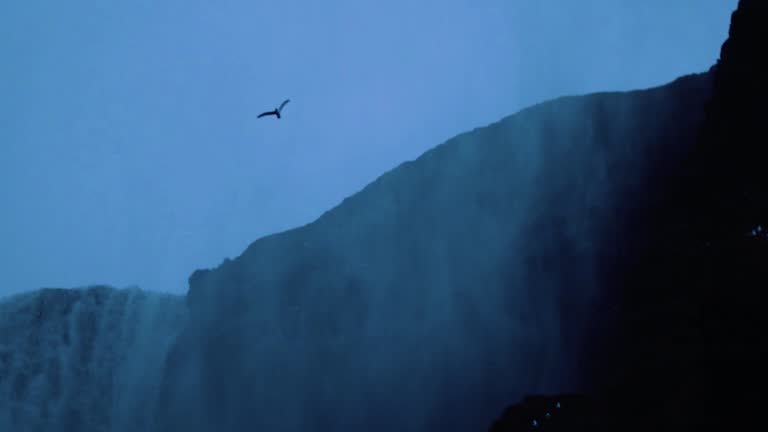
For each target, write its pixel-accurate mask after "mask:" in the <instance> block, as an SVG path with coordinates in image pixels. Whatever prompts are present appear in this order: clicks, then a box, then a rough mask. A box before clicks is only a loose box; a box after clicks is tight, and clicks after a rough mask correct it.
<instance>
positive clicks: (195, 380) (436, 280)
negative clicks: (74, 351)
mask: <svg viewBox="0 0 768 432" xmlns="http://www.w3.org/2000/svg"><path fill="white" fill-rule="evenodd" d="M710 87H711V81H710V75H708V74H703V75H692V76H688V77H684V78H681V79H679V80H676V81H675V82H673V83H671V84H669V85H667V86H663V87H659V88H654V89H649V90H643V91H635V92H628V93H602V94H594V95H588V96H581V97H566V98H562V99H558V100H555V101H551V102H547V103H544V104H540V105H537V106H535V107H532V108H529V109H526V110H524V111H521V112H520V113H517V114H515V115H513V116H510V117H508V118H505V119H503V120H502V121H499V122H497V123H494V124H492V125H489V126H487V127H484V128H480V129H476V130H474V131H472V132H469V133H466V134H462V135H459V136H457V137H455V138H453V139H451V140H449V141H448V142H446V143H444V144H442V145H440V146H438V147H436V148H434V149H433V150H431V151H429V152H427V153H425V154H424V155H423V156H421V157H420V158H419V159H417V160H415V161H413V162H408V163H405V164H403V165H401V166H400V167H398V168H396V169H394V170H392V171H390V172H388V173H386V174H385V175H383V176H382V177H380V178H379V179H378V180H376V181H375V182H373V183H372V184H370V185H369V186H368V187H366V188H365V189H364V190H362V191H361V192H360V193H358V194H356V195H354V196H352V197H350V198H348V199H347V200H345V201H344V202H343V203H342V204H341V205H339V206H338V207H336V208H334V209H332V210H330V211H329V212H327V213H326V214H324V215H323V216H322V217H320V218H319V219H318V220H317V221H315V222H314V223H311V224H309V225H307V226H304V227H301V228H298V229H295V230H292V231H288V232H285V233H281V234H277V235H274V236H270V237H266V238H263V239H260V240H258V241H256V242H254V243H253V244H252V245H251V246H250V247H248V249H247V250H246V251H245V252H244V253H243V254H242V255H241V256H240V257H238V258H236V259H234V260H227V261H225V262H224V263H223V264H222V265H221V266H219V267H218V268H216V269H212V270H201V271H197V272H195V273H194V274H193V275H192V277H191V278H190V290H189V294H188V303H189V305H190V311H191V319H190V322H189V324H188V325H187V327H186V328H185V330H184V331H183V333H182V335H181V336H180V337H179V339H178V340H177V342H176V344H175V345H174V347H173V349H172V351H171V353H170V355H169V358H168V362H167V364H166V369H165V379H164V382H163V390H162V396H161V398H160V400H161V405H160V407H159V409H158V420H159V427H160V429H161V430H212V429H213V428H216V429H217V430H243V429H244V428H249V429H251V428H253V429H259V428H262V429H266V430H276V429H279V430H308V429H309V430H349V429H353V428H358V429H365V430H393V429H396V430H405V431H407V430H478V429H485V428H487V427H488V425H489V424H490V423H491V421H492V420H493V419H494V418H495V417H496V415H497V414H498V413H499V412H500V411H501V409H502V407H503V406H504V405H505V404H506V403H508V402H509V401H513V400H516V399H517V398H519V397H520V396H521V395H522V394H524V393H528V392H550V391H573V390H583V389H585V388H588V387H589V383H590V382H591V377H592V372H593V371H592V369H591V366H590V365H591V363H588V362H586V360H587V359H588V358H591V355H592V354H593V353H594V352H596V351H597V348H598V347H599V346H600V344H599V341H600V340H601V338H600V336H601V335H603V329H605V328H606V327H610V326H611V325H612V323H614V322H615V319H616V317H615V316H614V314H613V313H612V311H613V310H614V304H613V302H614V300H615V299H616V298H617V292H616V289H617V288H616V286H615V284H614V282H615V281H616V279H617V277H616V274H615V273H617V272H620V271H621V270H622V266H624V265H626V264H625V263H627V262H630V261H631V260H630V258H631V257H633V256H634V255H636V254H637V253H639V251H641V250H642V248H641V247H640V246H642V245H636V244H631V245H625V241H624V240H625V237H627V236H630V235H631V236H638V235H639V234H642V233H641V232H639V230H640V229H641V228H642V225H641V224H640V223H639V221H642V220H643V218H645V217H646V216H647V213H648V209H649V208H653V207H654V206H655V205H656V202H657V200H658V199H659V197H658V195H657V194H656V193H655V192H656V190H657V188H658V185H659V184H661V183H663V182H664V181H665V179H667V178H668V177H669V176H670V175H671V174H670V173H674V172H675V170H676V169H677V168H678V166H679V164H680V163H681V161H682V160H683V159H684V157H685V156H686V155H687V154H688V153H689V151H690V149H691V147H692V146H693V143H694V142H695V136H696V131H697V130H698V129H699V128H700V127H701V123H702V121H703V118H704V104H705V101H706V100H708V98H709V96H710V92H709V89H710ZM635 222H637V223H635ZM630 246H631V247H630ZM593 345H594V346H593Z"/></svg>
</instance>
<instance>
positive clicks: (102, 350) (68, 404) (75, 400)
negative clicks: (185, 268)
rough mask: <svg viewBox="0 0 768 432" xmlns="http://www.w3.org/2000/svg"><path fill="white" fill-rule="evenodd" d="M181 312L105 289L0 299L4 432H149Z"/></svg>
mask: <svg viewBox="0 0 768 432" xmlns="http://www.w3.org/2000/svg"><path fill="white" fill-rule="evenodd" d="M183 305H184V303H183V301H182V299H181V298H179V297H174V296H167V295H161V294H153V293H146V292H143V291H140V290H138V289H126V290H116V289H113V288H109V287H92V288H87V289H43V290H40V291H36V292H32V293H26V294H21V295H17V296H14V297H11V298H7V299H3V300H2V301H0V430H3V431H29V432H37V431H62V432H69V431H72V432H74V431H107V430H109V431H137V430H149V428H150V427H151V423H150V422H151V421H152V413H153V410H152V408H153V407H154V406H155V403H156V397H157V391H158V387H159V382H160V379H161V377H160V374H161V372H162V365H163V360H164V358H165V354H166V352H167V349H168V346H169V345H170V343H171V341H172V340H173V338H174V337H175V335H176V332H177V331H178V330H179V328H180V327H181V325H182V324H183V321H184V317H185V314H186V312H185V310H184V307H183Z"/></svg>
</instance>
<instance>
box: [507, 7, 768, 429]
mask: <svg viewBox="0 0 768 432" xmlns="http://www.w3.org/2000/svg"><path fill="white" fill-rule="evenodd" d="M766 29H768V2H765V1H761V0H756V1H751V0H742V1H740V2H739V6H738V9H737V10H736V11H735V12H734V13H733V14H732V18H731V28H730V31H729V38H728V40H727V41H726V42H725V43H724V44H723V46H722V49H721V55H720V59H719V60H718V62H717V64H716V65H715V66H713V67H712V69H711V70H710V74H711V75H712V76H713V89H712V97H711V99H710V100H708V101H707V103H706V104H705V108H706V120H705V122H704V124H703V125H702V127H701V128H700V129H699V131H698V139H697V142H696V145H695V147H694V148H693V151H692V152H691V154H690V155H689V156H688V157H687V158H685V160H684V163H683V164H682V165H681V166H680V169H679V171H678V172H677V174H676V175H674V176H672V177H671V178H669V179H667V181H664V182H661V183H660V184H659V185H658V188H657V190H656V192H657V194H658V196H659V201H658V203H657V207H656V208H654V209H652V210H651V211H649V217H648V218H647V219H646V220H645V221H643V224H642V226H644V227H645V229H644V232H645V233H646V234H647V236H645V238H644V239H642V240H640V239H637V238H634V239H633V238H630V239H628V241H629V242H632V243H634V244H645V246H643V247H642V248H641V250H642V252H641V253H639V254H638V257H636V258H635V259H633V260H629V262H628V263H626V264H625V266H623V267H622V270H621V272H620V273H619V275H618V277H617V278H616V279H615V282H616V284H617V286H618V287H619V289H620V290H621V292H622V295H621V297H620V298H621V300H620V301H619V302H618V304H619V305H620V306H619V308H618V311H619V312H618V315H619V319H618V320H617V326H616V330H615V332H614V334H613V335H612V338H611V339H610V341H611V343H610V344H607V345H608V346H610V347H611V348H610V349H608V350H606V352H603V353H601V354H602V357H603V358H602V360H601V359H598V358H594V359H593V360H594V361H596V362H597V363H598V364H599V365H600V367H601V371H602V372H601V373H600V374H598V376H599V380H600V383H601V384H600V385H599V387H598V388H599V390H597V391H596V392H595V393H594V394H593V395H592V398H591V401H592V404H591V405H590V407H589V408H588V409H585V410H584V412H583V413H582V414H581V415H579V416H578V418H575V419H573V421H572V422H565V423H563V424H559V425H558V426H557V427H549V428H547V429H546V430H553V431H554V430H563V431H573V430H582V429H580V427H581V426H580V424H581V423H583V422H585V421H587V422H591V423H592V425H591V426H590V428H589V430H637V431H641V430H671V431H680V430H703V429H711V428H716V427H720V428H723V429H727V430H735V429H739V428H747V427H755V426H756V425H758V424H759V421H760V420H759V419H758V418H757V417H756V416H754V415H753V413H756V412H761V409H762V407H761V404H762V401H763V399H762V397H761V394H762V389H763V388H764V385H765V380H764V378H763V376H764V374H763V373H762V369H763V366H764V365H765V364H766V361H767V359H766V358H765V357H766V356H765V354H766V353H767V352H768V343H767V342H766V334H765V332H764V329H765V328H766V327H767V325H766V324H768V323H767V322H766V315H765V313H764V306H763V303H762V302H760V301H759V300H758V299H760V298H761V297H762V296H761V295H760V294H761V291H763V290H764V288H765V281H766V280H768V266H767V265H766V262H768V235H766V231H765V229H766V225H767V224H768V218H767V217H768V213H766V209H767V208H768V181H767V180H768V170H766V169H765V161H766V160H768V159H766V157H765V156H766V155H767V154H766V153H767V152H768V148H767V147H766V145H767V144H768V140H767V139H766V137H765V135H766V132H765V115H766V113H768V110H766V108H765V101H766V100H768V86H766V79H765V76H766V74H765V72H766V70H765V66H764V63H765V61H764V57H765V55H766V53H768V34H766ZM550 397H552V398H557V397H559V396H556V395H552V396H550ZM534 411H535V410H532V409H531V408H530V407H529V405H527V404H526V403H525V402H522V403H520V404H517V405H514V406H513V407H510V409H509V410H508V411H507V412H505V413H504V414H503V415H502V416H501V417H500V419H499V420H498V421H497V423H496V424H495V425H494V427H493V428H492V430H493V431H498V432H501V431H523V430H535V429H534V428H532V427H531V425H529V424H520V423H519V422H518V423H515V421H514V419H519V418H532V417H534V416H536V415H537V414H536V413H535V412H534Z"/></svg>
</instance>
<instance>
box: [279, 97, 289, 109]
mask: <svg viewBox="0 0 768 432" xmlns="http://www.w3.org/2000/svg"><path fill="white" fill-rule="evenodd" d="M290 101H291V100H290V99H286V100H284V101H283V103H281V104H280V108H278V109H277V110H278V111H282V110H283V107H284V106H285V104H287V103H288V102H290Z"/></svg>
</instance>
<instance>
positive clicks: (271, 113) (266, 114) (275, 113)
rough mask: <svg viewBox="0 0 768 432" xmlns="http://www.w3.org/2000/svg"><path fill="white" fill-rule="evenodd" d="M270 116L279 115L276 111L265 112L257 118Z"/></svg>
mask: <svg viewBox="0 0 768 432" xmlns="http://www.w3.org/2000/svg"><path fill="white" fill-rule="evenodd" d="M268 115H277V112H276V111H267V112H263V113H261V114H259V115H258V116H256V118H262V117H264V116H268Z"/></svg>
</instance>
